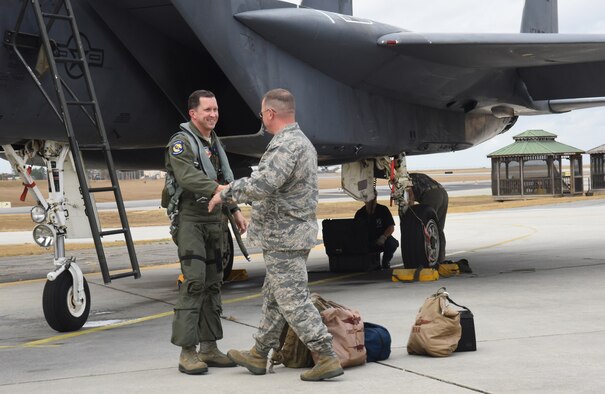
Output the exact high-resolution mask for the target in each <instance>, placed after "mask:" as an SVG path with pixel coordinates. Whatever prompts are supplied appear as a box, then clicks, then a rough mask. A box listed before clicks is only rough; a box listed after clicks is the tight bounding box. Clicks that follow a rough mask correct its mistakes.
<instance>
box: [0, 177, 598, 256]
mask: <svg viewBox="0 0 605 394" xmlns="http://www.w3.org/2000/svg"><path fill="white" fill-rule="evenodd" d="M427 173H430V172H427ZM431 176H432V177H434V178H435V179H437V180H439V181H440V182H448V181H449V182H459V181H469V182H473V181H476V180H485V179H489V171H488V170H486V169H479V170H456V171H455V172H454V174H445V173H444V171H435V172H434V173H432V174H431ZM41 184H43V183H42V182H41ZM107 184H108V183H107V182H93V185H94V186H101V185H107ZM379 184H386V181H385V180H380V181H379ZM163 185H164V181H163V180H132V181H122V182H120V186H121V189H122V194H123V196H124V199H125V200H149V199H159V196H160V193H161V190H162V187H163ZM338 187H340V178H339V177H338V176H334V177H329V178H323V177H322V178H320V188H322V189H333V188H338ZM22 190H23V186H22V185H21V183H20V182H19V181H0V201H10V202H11V203H12V205H13V206H31V205H33V204H34V202H33V199H32V197H31V196H29V195H28V199H27V200H26V201H25V202H21V201H19V200H18V197H19V196H20V194H21V192H22ZM43 193H45V191H44V192H43ZM95 196H96V197H97V201H98V202H106V201H113V198H112V196H111V195H109V194H108V193H98V194H97V195H95ZM599 198H605V195H597V196H591V197H586V196H578V197H558V198H552V197H545V198H539V199H533V200H519V201H504V202H498V201H494V200H493V199H492V197H491V196H461V197H450V201H449V208H448V213H463V212H477V211H485V210H494V209H504V208H515V207H525V206H535V205H547V204H559V203H567V202H571V201H579V200H589V199H599ZM379 202H380V203H381V204H384V205H387V206H388V205H389V201H388V200H385V201H379ZM361 206H362V204H361V203H359V202H357V201H350V202H329V203H321V204H319V206H318V209H317V217H318V218H319V219H326V218H348V217H353V215H354V214H355V211H356V210H357V209H359V208H360V207H361ZM390 209H391V212H392V213H393V215H397V207H395V206H393V207H390ZM242 212H243V214H244V216H246V217H247V218H249V217H250V209H249V207H247V206H243V207H242ZM99 216H100V219H101V225H102V227H103V228H114V227H119V225H120V224H119V218H118V213H117V212H114V211H101V212H99ZM128 221H129V224H130V226H132V227H141V226H167V225H169V224H170V223H169V220H168V218H167V217H166V213H165V210H164V209H149V210H141V211H129V212H128ZM33 227H34V224H33V223H32V221H31V219H30V217H29V214H3V215H0V232H3V231H29V230H32V229H33ZM145 242H147V243H149V242H153V241H145ZM136 243H137V244H140V243H141V242H136ZM121 244H123V242H122V243H121V242H116V243H113V244H107V245H106V246H112V245H115V246H118V245H121ZM91 247H92V245H91V244H68V245H67V250H76V249H87V248H91ZM43 253H47V251H46V250H45V249H43V248H38V247H36V248H32V245H31V244H26V245H4V246H3V247H2V250H1V251H0V257H2V256H18V255H29V254H32V255H33V254H43Z"/></svg>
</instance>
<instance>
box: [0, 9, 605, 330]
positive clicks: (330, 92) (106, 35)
mask: <svg viewBox="0 0 605 394" xmlns="http://www.w3.org/2000/svg"><path fill="white" fill-rule="evenodd" d="M26 3H29V1H28V2H22V1H20V0H4V1H2V2H1V3H0V15H1V16H0V28H1V30H2V32H3V34H4V45H3V47H2V48H0V88H1V91H2V95H1V96H0V145H2V147H3V151H4V155H5V156H6V157H7V158H9V160H11V163H12V164H13V165H14V166H16V167H19V166H20V167H21V170H22V171H21V173H22V176H23V177H24V181H25V183H27V184H31V183H30V182H31V180H28V178H27V175H26V174H25V173H24V171H23V168H24V165H25V163H26V162H27V160H28V159H36V158H38V159H39V158H42V159H44V160H45V163H46V164H47V165H48V166H49V173H50V174H51V175H52V174H56V179H55V182H54V183H53V182H50V184H49V185H50V189H51V193H50V195H49V198H46V197H44V196H43V195H42V193H41V192H40V191H39V190H38V191H35V190H33V188H32V192H34V193H35V195H36V199H37V200H38V201H39V203H40V206H41V210H38V211H37V213H36V214H37V216H36V217H37V218H38V219H40V220H41V221H43V222H44V221H46V222H48V223H47V224H49V225H50V229H49V230H45V229H42V230H39V232H38V239H39V240H40V242H41V243H45V242H52V239H50V238H52V237H56V236H57V234H59V235H61V236H63V235H65V234H68V233H67V231H69V227H70V226H69V223H68V222H66V218H65V216H66V215H65V211H66V210H67V209H66V206H65V204H68V203H69V201H70V198H71V197H66V196H65V191H64V190H65V189H66V188H64V185H63V182H65V179H64V176H59V173H61V174H62V172H61V171H58V170H57V168H58V167H57V163H59V162H60V163H61V169H62V168H63V167H62V166H63V162H64V161H66V160H68V159H69V158H71V159H69V160H72V161H74V162H77V161H78V158H79V157H80V152H76V153H75V154H74V152H71V153H70V152H69V148H70V147H73V146H79V147H82V156H83V159H84V162H85V163H86V164H87V165H88V166H89V167H91V166H97V165H100V164H102V163H104V157H103V154H102V153H101V152H100V151H101V150H102V149H94V145H95V143H96V142H95V141H96V140H95V138H96V137H95V136H96V130H97V129H98V128H99V127H101V126H103V127H104V129H105V131H106V136H107V143H108V144H109V146H110V147H111V156H112V160H113V162H114V163H115V167H116V168H121V169H136V168H140V169H152V168H159V169H161V168H162V167H163V154H164V149H165V145H166V143H167V141H168V139H169V137H170V136H171V135H172V134H173V133H174V132H176V131H177V127H178V124H179V123H181V122H183V121H184V120H187V116H186V105H185V102H186V98H187V96H188V95H189V93H190V92H191V91H193V90H195V89H200V88H203V89H208V90H211V91H213V92H214V93H215V94H216V96H217V98H218V102H219V105H220V111H221V120H220V122H219V125H218V127H217V133H218V134H219V135H220V136H222V137H223V142H224V143H225V145H226V150H227V152H228V153H229V154H230V156H231V157H230V161H231V163H232V166H233V167H235V173H236V176H237V174H242V173H245V170H246V169H247V168H248V167H249V166H251V165H254V164H255V163H256V161H257V160H258V158H259V157H260V156H261V155H262V153H263V151H264V148H265V146H266V144H267V142H268V137H267V136H265V135H263V134H262V132H259V126H260V121H259V117H258V115H257V112H258V110H259V108H260V102H261V97H262V95H263V94H264V93H265V92H266V91H268V90H270V89H272V88H276V87H283V88H286V89H288V90H290V91H291V92H293V93H294V96H295V97H296V100H297V107H298V109H299V110H298V113H297V120H298V122H299V124H300V125H301V128H302V129H303V130H304V132H305V133H306V134H307V136H308V137H309V139H310V140H311V141H312V142H313V144H314V145H315V147H316V149H317V152H318V157H319V163H320V165H322V166H327V165H334V164H342V163H347V164H345V165H344V166H343V167H342V177H343V179H345V180H347V181H348V182H349V183H350V184H352V185H359V184H360V182H358V181H359V179H360V177H366V178H368V179H370V180H371V179H372V178H373V176H374V175H375V173H376V171H379V172H380V171H382V172H383V173H387V175H388V176H389V177H390V178H391V183H392V185H393V195H394V197H395V198H396V199H397V201H398V203H399V205H400V207H401V208H403V209H402V210H405V209H407V207H406V205H405V200H406V199H405V192H404V190H405V187H406V186H407V171H406V168H405V157H406V156H409V155H419V154H430V153H437V152H446V151H454V150H463V149H467V148H469V147H472V146H475V145H477V144H480V143H481V142H483V141H486V140H488V139H490V138H492V137H494V136H496V135H498V134H500V133H502V132H504V131H506V130H508V129H510V128H511V127H512V126H513V125H514V124H515V121H516V120H517V118H518V117H519V116H525V115H540V114H551V113H561V112H567V111H571V110H576V109H581V108H588V107H596V106H602V105H605V35H588V34H573V35H569V34H557V30H558V28H557V1H556V0H527V2H526V4H525V8H524V12H523V17H522V23H521V33H519V34H461V33H456V34H443V33H439V34H434V33H433V34H431V33H418V32H411V31H408V30H405V29H402V28H400V27H397V26H391V25H387V24H383V23H380V22H377V21H372V20H368V19H363V18H358V17H355V16H354V15H353V4H352V1H351V0H323V1H320V0H309V1H306V0H305V1H302V3H301V4H300V5H296V4H292V3H287V2H281V1H277V0H105V1H97V0H71V1H68V0H46V1H39V0H32V1H31V3H32V4H33V6H36V5H38V4H39V5H40V7H41V8H40V11H39V12H38V13H37V14H36V12H35V11H34V8H35V7H33V6H32V7H30V8H29V9H28V8H27V7H26ZM64 3H65V4H69V7H68V6H65V5H64ZM72 6H73V9H72ZM72 16H73V18H72ZM72 19H73V20H74V21H77V26H78V30H77V31H78V33H77V34H74V31H75V30H74V29H73V28H71V27H70V25H69V24H68V23H61V21H64V20H69V21H71V20H72ZM70 23H71V22H70ZM42 25H44V26H45V27H44V29H47V30H48V37H49V38H48V40H45V39H44V34H42V32H41V26H42ZM51 25H52V26H51ZM80 53H81V54H83V57H84V58H83V59H81V58H78V54H80ZM52 59H55V60H56V67H57V69H58V72H57V74H56V75H55V74H54V73H53V71H52V67H50V64H51V63H53V62H52ZM88 77H90V78H88ZM87 79H90V82H91V85H87V84H86V83H85V80H87ZM57 86H59V87H57ZM90 86H94V97H93V98H92V99H90V101H86V100H83V99H79V97H86V96H87V94H89V93H90V90H91V89H90ZM58 89H63V90H66V91H68V92H69V93H66V94H67V95H68V97H70V99H69V102H63V103H62V102H60V101H61V100H60V99H57V98H55V97H56V95H54V92H55V91H57V90H58ZM49 92H50V93H49ZM64 101H65V100H64ZM70 104H71V105H73V104H75V105H73V106H75V107H79V109H81V110H72V111H69V114H68V119H67V120H66V117H65V115H66V112H68V111H66V110H65V109H64V108H65V107H66V106H69V105H70ZM89 107H94V108H95V109H96V110H98V111H96V112H94V113H93V111H92V110H90V108H89ZM101 113H102V118H101V117H100V114H101ZM101 119H102V120H101ZM68 123H69V125H70V127H72V129H73V130H74V135H73V137H70V138H68V136H67V134H66V127H67V124H68ZM75 140H77V145H74V141H75ZM67 143H69V144H67ZM85 146H87V147H91V146H92V149H86V150H84V148H83V147H85ZM78 150H80V149H78ZM53 155H54V156H53ZM53 163H54V164H53ZM368 163H370V164H368ZM391 163H393V164H394V165H392V166H391V165H390V164H391ZM53 166H55V167H53ZM74 166H75V167H77V164H74ZM65 167H69V166H68V165H66V166H65ZM363 169H369V170H368V171H366V170H363ZM53 170H54V171H55V172H53ZM76 172H78V171H76ZM66 176H67V175H65V177H66ZM74 179H76V177H74ZM77 180H78V182H79V187H80V188H82V187H83V186H82V184H83V183H84V182H86V181H85V180H84V179H83V178H82V177H77ZM55 183H56V185H55ZM366 184H368V185H369V188H368V189H364V190H357V191H353V192H352V194H356V197H358V198H361V199H367V198H370V197H371V196H370V195H369V194H370V193H371V182H366ZM345 189H346V190H350V189H351V187H345ZM77 190H78V187H76V194H77ZM86 190H88V189H86ZM77 198H78V197H75V198H71V201H72V202H73V201H74V199H75V200H77ZM85 199H86V197H85ZM72 205H73V206H75V205H77V204H72ZM80 205H82V204H80ZM73 206H72V211H74V210H75V208H73ZM51 208H52V209H53V210H54V211H53V212H55V213H56V214H55V215H54V216H52V215H50V216H49V215H48V212H50V211H51ZM57 212H59V213H57ZM61 212H63V213H61ZM87 215H88V218H89V219H90V217H91V216H93V214H92V213H91V212H90V210H88V213H87ZM71 216H73V215H71ZM32 217H34V214H33V213H32ZM428 219H431V220H434V218H433V216H431V217H430V218H428ZM53 220H54V222H53ZM90 220H92V219H90ZM92 223H93V221H91V227H92V231H93V232H94V231H95V229H94V227H95V225H93V224H92ZM126 227H127V226H126ZM49 231H50V232H49ZM49 237H50V238H49ZM436 237H437V238H432V239H426V237H414V238H419V239H420V240H421V243H420V244H411V245H406V241H405V240H402V243H403V245H404V247H409V248H412V247H413V248H420V249H426V250H427V252H426V253H427V255H435V253H433V252H434V250H433V251H432V252H431V251H430V249H435V248H439V240H438V235H436ZM423 239H424V242H422V240H423ZM55 242H56V241H55ZM414 242H416V241H414ZM59 249H60V248H59ZM55 265H56V266H57V267H58V268H57V270H56V271H54V272H52V273H51V274H49V282H52V281H57V280H61V279H58V278H62V277H63V278H65V277H66V278H67V279H65V280H64V282H62V285H61V286H55V288H52V286H51V290H49V292H48V294H46V291H45V305H46V304H49V306H48V308H47V309H49V312H48V314H49V315H51V316H50V318H49V316H47V320H50V321H52V322H53V323H52V324H51V326H53V327H55V328H57V327H59V328H58V329H60V330H73V329H78V328H80V327H81V325H82V324H83V323H84V322H85V320H86V317H87V314H88V312H87V311H86V310H85V309H86V307H88V308H89V307H90V300H89V297H90V295H89V294H88V292H87V291H85V290H86V289H85V288H86V286H85V285H86V283H85V279H83V278H82V275H81V272H78V269H77V265H76V264H75V262H74V261H73V260H70V259H68V258H65V256H64V251H63V253H58V254H57V253H55ZM74 267H76V268H74ZM64 271H68V272H69V273H70V274H71V275H68V274H67V273H66V272H64ZM133 276H135V277H136V276H137V272H136V270H135V271H134V275H133ZM52 289H54V290H52ZM72 289H75V291H72ZM62 292H66V293H67V292H69V294H70V297H72V296H73V299H72V301H71V302H68V305H61V302H63V303H64V301H65V299H66V297H64V294H63V293H62ZM56 299H59V300H62V301H59V302H55V300H56ZM51 304H52V305H51ZM57 311H59V312H57ZM46 312H47V311H46V309H45V315H46ZM50 321H49V323H50ZM64 323H65V324H64Z"/></svg>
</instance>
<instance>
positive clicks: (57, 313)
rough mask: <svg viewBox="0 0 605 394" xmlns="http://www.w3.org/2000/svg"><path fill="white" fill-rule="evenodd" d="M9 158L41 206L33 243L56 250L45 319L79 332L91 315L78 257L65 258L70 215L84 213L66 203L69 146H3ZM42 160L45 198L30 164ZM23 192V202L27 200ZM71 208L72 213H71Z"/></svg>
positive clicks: (77, 205) (37, 209)
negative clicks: (46, 181)
mask: <svg viewBox="0 0 605 394" xmlns="http://www.w3.org/2000/svg"><path fill="white" fill-rule="evenodd" d="M2 148H3V149H4V153H5V155H6V158H7V159H8V160H9V161H10V163H11V165H12V167H13V169H14V170H15V171H17V173H18V174H19V175H20V177H21V179H22V180H23V184H24V185H25V186H26V190H27V191H31V192H32V193H33V194H34V196H35V198H36V200H37V202H38V205H37V206H36V207H34V208H33V209H32V212H31V213H32V215H31V216H32V220H34V222H35V223H37V225H36V227H35V228H34V232H33V235H34V241H35V242H36V243H37V244H38V245H39V246H41V247H45V248H48V247H51V246H52V247H54V259H53V264H54V266H55V270H54V271H52V272H50V273H48V275H47V278H48V281H47V282H46V285H45V287H44V293H43V295H42V307H43V310H44V317H45V318H46V321H47V322H48V324H49V325H50V326H51V327H52V328H53V329H55V330H57V331H60V332H65V331H75V330H78V329H80V328H81V327H82V326H83V325H84V323H85V322H86V320H87V319H88V314H89V312H90V304H91V298H90V291H89V289H88V283H87V282H86V279H85V278H84V276H83V275H82V270H81V269H80V267H78V265H77V264H76V262H75V260H76V259H75V257H66V256H65V237H66V235H67V231H68V223H67V222H68V219H69V217H70V213H71V214H72V215H75V213H76V211H78V210H81V209H82V204H81V203H76V202H74V201H72V202H71V203H70V204H68V202H67V201H66V199H65V193H64V184H65V179H64V176H65V170H66V168H65V167H64V164H65V161H66V159H67V158H68V157H69V145H67V144H64V143H58V142H53V141H29V142H28V143H27V144H26V145H25V147H24V148H23V149H21V150H19V151H15V150H14V148H13V147H12V146H11V145H3V146H2ZM36 157H37V158H40V159H42V160H43V161H44V164H46V167H47V173H48V186H49V196H48V198H44V197H43V195H42V193H41V191H40V189H39V188H38V186H37V185H36V183H35V181H34V179H33V178H32V177H31V176H30V175H29V171H28V165H27V160H29V159H33V158H36ZM25 194H26V192H24V195H23V197H22V198H23V199H25ZM68 208H69V209H68Z"/></svg>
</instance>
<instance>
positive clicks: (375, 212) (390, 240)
mask: <svg viewBox="0 0 605 394" xmlns="http://www.w3.org/2000/svg"><path fill="white" fill-rule="evenodd" d="M376 197H377V193H376V190H374V199H373V200H371V201H368V202H366V204H365V206H364V207H361V208H360V209H359V210H358V211H357V212H356V213H355V219H357V220H360V221H362V222H363V223H365V224H366V227H367V229H368V240H369V242H370V250H372V251H375V252H379V253H382V262H381V267H382V269H389V268H390V267H391V259H392V258H393V255H394V254H395V251H396V250H397V248H398V247H399V242H398V241H397V240H396V239H395V238H394V237H393V235H392V234H393V231H395V221H394V220H393V215H392V214H391V211H389V208H387V207H385V206H384V205H381V204H378V203H377V202H376Z"/></svg>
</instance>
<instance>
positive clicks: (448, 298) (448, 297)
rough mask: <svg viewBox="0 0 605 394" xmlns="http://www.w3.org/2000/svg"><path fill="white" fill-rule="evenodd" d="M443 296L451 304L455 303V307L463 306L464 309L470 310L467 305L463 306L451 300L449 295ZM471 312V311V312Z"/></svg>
mask: <svg viewBox="0 0 605 394" xmlns="http://www.w3.org/2000/svg"><path fill="white" fill-rule="evenodd" d="M445 298H447V300H448V301H449V302H451V303H452V304H454V305H456V306H457V307H459V308H464V309H466V310H467V311H469V312H471V310H470V309H468V308H467V307H465V306H464V305H459V304H456V303H455V302H454V300H452V299H451V298H450V296H449V295H448V296H445ZM471 313H473V312H471Z"/></svg>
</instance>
